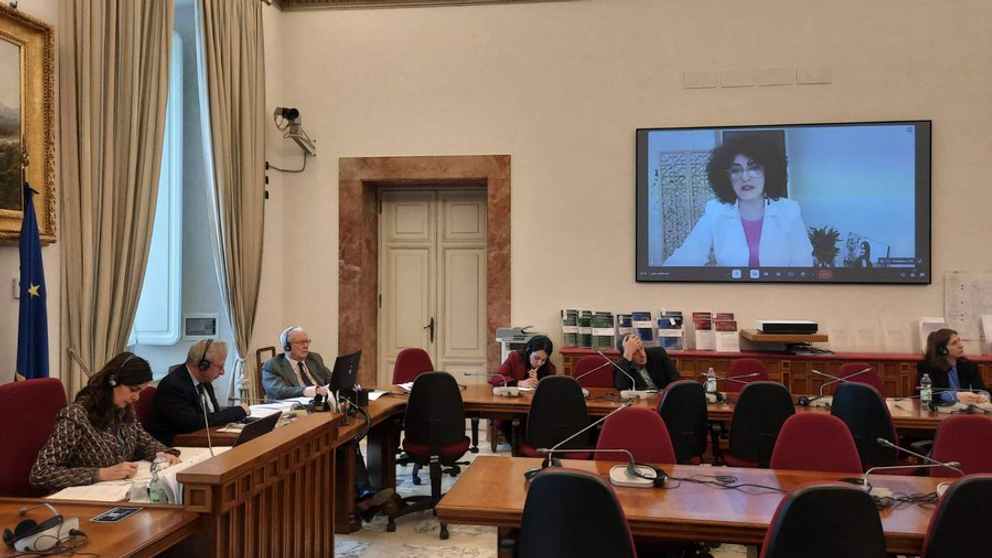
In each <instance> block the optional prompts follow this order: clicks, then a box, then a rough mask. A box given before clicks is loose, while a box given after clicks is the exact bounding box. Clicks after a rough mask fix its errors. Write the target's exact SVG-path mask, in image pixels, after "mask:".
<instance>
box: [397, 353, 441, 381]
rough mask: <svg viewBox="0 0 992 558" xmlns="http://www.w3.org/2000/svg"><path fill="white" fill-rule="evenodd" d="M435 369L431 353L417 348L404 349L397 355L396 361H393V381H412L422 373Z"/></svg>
mask: <svg viewBox="0 0 992 558" xmlns="http://www.w3.org/2000/svg"><path fill="white" fill-rule="evenodd" d="M433 370H434V363H433V362H431V355H429V354H427V351H425V350H423V349H417V348H410V349H403V350H402V351H400V352H399V354H397V355H396V362H395V363H393V383H394V384H405V383H407V382H412V381H414V380H416V379H417V376H419V375H420V374H422V373H424V372H432V371H433Z"/></svg>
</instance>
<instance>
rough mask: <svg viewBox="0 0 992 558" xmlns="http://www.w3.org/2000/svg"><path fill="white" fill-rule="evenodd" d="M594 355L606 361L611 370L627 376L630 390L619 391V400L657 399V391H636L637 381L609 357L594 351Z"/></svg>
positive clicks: (601, 352)
mask: <svg viewBox="0 0 992 558" xmlns="http://www.w3.org/2000/svg"><path fill="white" fill-rule="evenodd" d="M596 354H598V355H599V356H601V357H603V358H605V359H606V361H607V362H608V363H609V364H610V365H612V366H613V368H615V369H617V370H619V371H620V373H621V374H623V375H624V376H627V379H628V380H630V389H622V390H620V399H622V400H624V401H630V400H632V399H651V398H652V397H657V395H658V390H656V389H637V380H635V379H634V377H633V376H631V375H630V373H628V372H627V371H626V370H624V369H623V368H621V367H620V366H618V365H617V363H615V362H613V361H612V360H610V358H609V357H607V356H606V355H604V354H603V351H599V350H597V351H596Z"/></svg>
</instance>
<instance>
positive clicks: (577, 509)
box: [517, 469, 637, 558]
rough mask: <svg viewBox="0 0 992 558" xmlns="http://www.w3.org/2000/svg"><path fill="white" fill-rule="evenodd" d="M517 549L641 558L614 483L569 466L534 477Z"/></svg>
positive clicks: (531, 557) (540, 554)
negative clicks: (612, 485) (611, 484)
mask: <svg viewBox="0 0 992 558" xmlns="http://www.w3.org/2000/svg"><path fill="white" fill-rule="evenodd" d="M517 551H518V554H517V555H518V556H519V557H520V558H559V557H560V558H585V557H589V558H610V557H616V558H636V557H637V552H636V550H635V549H634V541H633V539H632V538H631V535H630V527H629V526H628V525H627V519H626V517H624V514H623V508H621V507H620V503H619V502H618V501H617V497H616V494H614V493H613V490H612V489H611V488H610V486H609V485H608V484H606V483H605V482H603V480H602V479H600V478H599V477H597V476H596V475H593V474H590V473H587V472H584V471H574V470H570V469H549V470H546V471H544V472H542V473H540V474H538V475H537V476H536V477H534V480H533V481H531V484H530V489H528V491H527V500H526V501H525V502H524V513H523V518H522V519H521V522H520V539H519V544H518V547H517Z"/></svg>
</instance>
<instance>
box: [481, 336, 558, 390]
mask: <svg viewBox="0 0 992 558" xmlns="http://www.w3.org/2000/svg"><path fill="white" fill-rule="evenodd" d="M554 348H555V347H554V345H553V344H552V343H551V340H550V339H548V338H547V337H545V336H544V335H538V336H537V337H532V338H531V339H530V341H528V342H527V345H525V346H524V348H523V349H521V350H519V351H513V352H512V353H510V356H508V357H506V360H505V361H503V365H502V366H500V367H499V371H498V372H496V373H495V374H493V376H492V377H491V378H489V383H491V384H492V385H494V386H502V385H508V386H520V387H526V388H536V387H537V382H538V381H540V380H541V378H543V377H545V376H547V375H549V374H554V373H555V365H554V364H551V361H550V358H551V352H552V351H553V350H554Z"/></svg>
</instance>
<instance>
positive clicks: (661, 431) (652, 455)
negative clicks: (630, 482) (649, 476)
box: [594, 407, 675, 463]
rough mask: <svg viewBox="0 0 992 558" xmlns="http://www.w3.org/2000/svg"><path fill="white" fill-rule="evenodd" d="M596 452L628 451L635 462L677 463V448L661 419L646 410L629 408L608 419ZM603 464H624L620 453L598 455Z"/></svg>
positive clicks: (600, 434)
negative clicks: (609, 462)
mask: <svg viewBox="0 0 992 558" xmlns="http://www.w3.org/2000/svg"><path fill="white" fill-rule="evenodd" d="M596 449H625V450H627V451H629V452H630V453H631V454H633V456H634V460H636V461H642V462H645V463H675V448H673V447H672V440H671V438H669V436H668V427H666V426H665V421H664V420H662V418H661V415H659V414H658V413H656V412H654V411H652V410H651V409H647V408H644V407H629V408H627V409H624V410H623V411H620V412H619V413H617V414H615V415H613V416H611V417H610V418H608V419H606V421H605V422H604V423H603V431H602V432H600V433H599V441H598V442H597V443H596ZM594 459H596V460H600V461H625V460H626V459H627V456H626V455H624V454H621V453H607V452H603V453H597V454H595V456H594Z"/></svg>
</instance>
